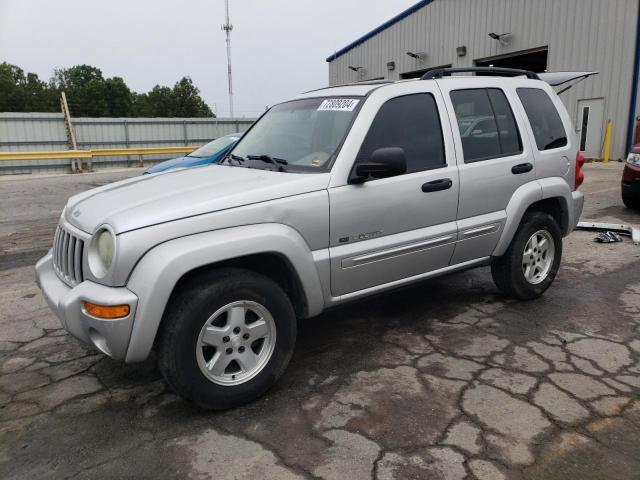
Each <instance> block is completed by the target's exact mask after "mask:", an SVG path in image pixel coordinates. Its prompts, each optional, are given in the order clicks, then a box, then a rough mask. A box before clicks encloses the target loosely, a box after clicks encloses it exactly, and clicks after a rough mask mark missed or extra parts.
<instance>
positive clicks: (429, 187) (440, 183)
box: [422, 178, 453, 193]
mask: <svg viewBox="0 0 640 480" xmlns="http://www.w3.org/2000/svg"><path fill="white" fill-rule="evenodd" d="M452 185H453V182H452V181H451V179H450V178H441V179H440V180H434V181H433V182H427V183H425V184H423V185H422V191H423V192H424V193H428V192H438V191H440V190H447V189H449V188H451V186H452Z"/></svg>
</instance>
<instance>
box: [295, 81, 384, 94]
mask: <svg viewBox="0 0 640 480" xmlns="http://www.w3.org/2000/svg"><path fill="white" fill-rule="evenodd" d="M388 83H394V82H393V80H363V81H361V82H352V83H342V84H340V85H329V86H328V87H321V88H314V89H313V90H308V91H306V92H302V93H303V94H305V93H311V92H319V91H320V90H328V89H330V88H338V87H358V86H361V85H365V86H366V85H385V84H388Z"/></svg>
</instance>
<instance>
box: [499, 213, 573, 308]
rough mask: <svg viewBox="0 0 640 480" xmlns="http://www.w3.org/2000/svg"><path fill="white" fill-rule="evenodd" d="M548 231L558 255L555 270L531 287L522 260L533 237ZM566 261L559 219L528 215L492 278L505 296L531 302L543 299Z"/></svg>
mask: <svg viewBox="0 0 640 480" xmlns="http://www.w3.org/2000/svg"><path fill="white" fill-rule="evenodd" d="M539 230H545V231H546V232H548V233H549V234H550V235H551V237H552V238H553V242H554V247H555V252H554V258H553V262H552V263H551V268H550V269H549V273H548V274H547V276H546V278H545V279H544V280H542V281H541V282H540V283H537V284H533V283H530V282H529V281H528V280H527V279H526V277H525V274H524V271H523V263H522V256H523V254H524V251H525V246H526V244H527V242H528V241H529V239H530V238H531V237H532V235H533V234H534V233H536V232H538V231H539ZM561 257H562V234H561V232H560V227H559V226H558V224H557V222H556V221H555V219H554V218H553V217H552V216H551V215H549V214H548V213H544V212H536V211H532V212H528V213H526V214H525V216H524V217H523V219H522V221H521V222H520V226H519V227H518V230H517V231H516V234H515V236H514V237H513V240H512V241H511V244H510V245H509V248H508V249H507V251H506V252H505V254H504V255H503V256H501V257H496V258H495V259H494V261H493V263H492V264H491V274H492V276H493V281H494V282H495V284H496V286H497V287H498V288H499V289H500V290H501V291H502V292H503V293H505V294H507V295H509V296H511V297H514V298H517V299H520V300H531V299H534V298H538V297H540V296H541V295H542V294H543V293H544V292H545V290H546V289H547V288H549V287H550V286H551V284H552V283H553V280H554V279H555V277H556V274H557V273H558V269H559V268H560V260H561Z"/></svg>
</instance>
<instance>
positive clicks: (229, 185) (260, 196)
mask: <svg viewBox="0 0 640 480" xmlns="http://www.w3.org/2000/svg"><path fill="white" fill-rule="evenodd" d="M329 176H330V174H328V173H310V174H299V173H285V172H275V171H268V170H259V169H249V168H241V167H232V166H227V165H211V166H204V167H196V168H191V169H187V170H177V171H170V172H167V173H160V174H157V175H141V176H138V177H134V178H130V179H127V180H123V181H120V182H116V183H111V184H109V185H105V186H103V187H99V188H95V189H93V190H88V191H86V192H84V193H81V194H79V195H75V196H73V197H71V198H70V199H69V202H68V203H67V208H66V211H65V216H66V219H67V221H68V222H69V223H71V224H72V225H74V226H75V227H77V228H79V229H80V230H83V231H85V232H87V233H93V232H94V231H95V230H96V229H97V228H98V227H99V226H100V225H103V224H105V223H107V224H109V225H111V227H112V228H113V229H114V231H115V233H116V234H120V233H124V232H127V231H130V230H135V229H138V228H142V227H147V226H151V225H156V224H158V223H163V222H169V221H171V220H178V219H180V218H186V217H192V216H195V215H202V214H205V213H211V212H215V211H219V210H225V209H229V208H234V207H240V206H243V205H250V204H253V203H259V202H265V201H268V200H274V199H277V198H283V197H289V196H292V195H300V194H303V193H308V192H314V191H318V190H323V189H326V188H327V187H328V184H329Z"/></svg>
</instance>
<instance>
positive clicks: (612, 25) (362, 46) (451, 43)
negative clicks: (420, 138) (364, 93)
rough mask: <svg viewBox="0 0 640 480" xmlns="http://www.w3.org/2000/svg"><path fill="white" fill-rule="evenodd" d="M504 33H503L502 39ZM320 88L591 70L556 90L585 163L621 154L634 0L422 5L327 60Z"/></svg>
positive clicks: (634, 105)
mask: <svg viewBox="0 0 640 480" xmlns="http://www.w3.org/2000/svg"><path fill="white" fill-rule="evenodd" d="M503 34H506V35H503ZM327 62H329V83H330V84H331V85H339V84H342V83H351V82H358V81H364V80H373V79H391V80H399V79H404V78H418V77H420V76H421V75H422V74H423V73H424V72H425V71H426V70H428V69H430V68H434V67H439V66H453V67H470V66H490V65H493V66H496V67H511V68H525V69H529V70H533V71H536V72H542V71H545V70H546V71H562V70H595V71H598V72H600V74H599V75H597V76H595V77H590V78H589V79H587V80H585V81H584V82H582V83H581V84H579V85H577V86H575V87H574V88H572V89H570V90H568V91H567V92H566V93H562V94H561V95H560V98H562V99H563V101H564V102H565V105H566V106H567V108H568V110H569V112H570V114H571V115H572V116H573V121H574V124H575V126H576V131H577V133H578V135H579V138H580V143H581V148H583V149H584V152H585V155H586V156H587V158H601V157H602V152H603V144H604V138H605V129H606V123H607V121H608V120H611V122H612V123H613V138H612V140H613V142H612V150H611V156H612V158H624V157H625V156H626V154H627V152H628V147H629V145H630V144H631V142H632V137H633V130H634V127H635V121H636V120H635V118H636V116H638V115H640V96H639V95H638V81H639V76H640V1H639V0H422V1H420V2H418V3H416V4H415V5H414V6H412V7H411V8H409V9H408V10H406V11H404V12H402V13H400V14H399V15H397V16H396V17H394V18H392V19H391V20H389V21H387V22H386V23H384V24H383V25H380V26H379V27H378V28H376V29H375V30H373V31H371V32H369V33H367V34H366V35H364V36H362V37H360V38H358V39H357V40H355V41H354V42H353V43H351V44H350V45H347V46H346V47H344V48H343V49H341V50H339V51H337V52H335V53H334V54H333V55H331V56H330V57H329V58H327Z"/></svg>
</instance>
